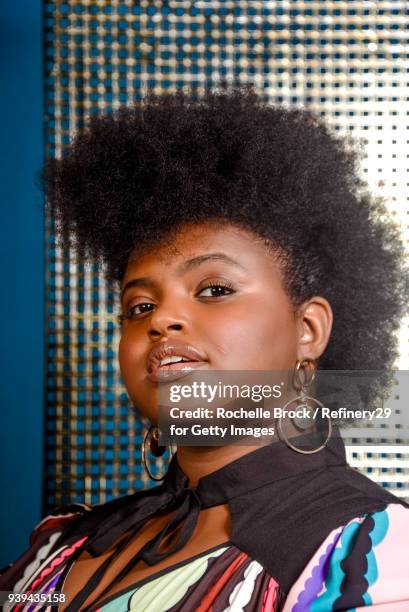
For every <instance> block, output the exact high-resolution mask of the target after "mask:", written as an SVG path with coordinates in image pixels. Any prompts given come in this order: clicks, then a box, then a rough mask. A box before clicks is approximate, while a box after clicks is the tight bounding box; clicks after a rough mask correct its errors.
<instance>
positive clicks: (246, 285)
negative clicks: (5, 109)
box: [0, 88, 409, 612]
mask: <svg viewBox="0 0 409 612" xmlns="http://www.w3.org/2000/svg"><path fill="white" fill-rule="evenodd" d="M356 165H357V154H356V152H355V151H354V149H353V147H352V146H351V144H350V143H349V142H347V141H346V140H345V139H341V138H339V137H337V136H336V135H334V134H333V133H332V132H331V131H330V130H329V129H328V127H327V126H326V125H325V124H324V123H323V122H322V121H320V120H319V119H317V118H316V117H314V116H313V115H312V114H311V113H309V112H307V111H305V110H300V109H285V108H279V107H273V106H270V105H269V104H267V103H266V102H264V101H263V100H262V99H261V98H259V97H258V96H257V95H256V94H255V93H254V91H253V90H252V89H251V88H246V89H240V88H235V89H231V90H226V91H221V92H208V93H206V95H204V96H203V97H201V98H197V97H195V96H194V95H193V94H183V93H178V94H174V95H164V96H161V97H157V96H153V95H149V96H147V97H146V98H145V100H143V101H142V102H141V103H138V104H136V105H135V106H134V107H132V108H123V109H121V110H120V111H119V112H118V113H116V114H115V115H113V116H106V117H97V118H93V119H91V120H90V122H89V124H88V126H87V127H86V129H85V130H84V131H83V133H81V134H79V135H78V136H77V137H76V139H75V140H74V141H73V142H72V143H71V144H70V145H69V147H67V149H66V151H65V153H64V155H63V157H62V159H61V160H54V161H52V162H50V163H49V165H48V167H47V171H46V175H45V178H46V191H47V195H48V202H49V204H50V206H51V208H52V212H53V214H55V215H56V217H57V219H58V221H59V226H58V227H59V233H60V238H61V241H62V243H63V244H64V245H68V244H75V246H76V249H77V251H78V252H79V256H80V257H81V258H89V259H91V260H93V261H98V262H99V263H100V264H101V265H103V266H104V267H105V270H106V275H107V278H108V279H109V280H110V281H114V282H116V283H118V285H119V288H120V290H121V298H120V307H121V317H120V318H121V341H120V346H119V364H120V368H121V373H122V376H123V380H124V382H125V385H126V388H127V391H128V394H129V397H130V399H131V400H132V403H133V404H134V406H135V407H136V408H137V409H138V410H139V411H140V412H141V413H142V414H143V415H144V416H145V417H147V418H148V419H149V420H150V421H151V423H152V428H151V430H150V432H149V435H148V436H147V437H146V439H145V442H144V454H145V453H146V451H147V447H148V446H149V443H150V442H151V448H152V450H153V451H154V452H156V453H158V452H159V450H160V449H158V447H157V445H156V446H155V435H156V434H157V430H156V429H155V426H156V425H157V420H158V413H157V405H156V404H157V401H156V399H157V394H156V391H157V389H158V386H159V385H160V384H161V382H163V380H166V377H167V376H169V373H171V376H175V377H177V376H178V375H179V374H180V372H181V371H182V372H183V368H188V370H189V371H190V370H199V371H202V370H203V371H204V372H208V371H210V372H211V371H223V370H226V371H227V370H228V371H246V370H248V371H254V370H271V371H277V370H280V371H290V372H292V371H294V372H295V375H296V378H297V376H298V377H299V380H301V382H303V384H304V386H303V389H304V390H305V389H306V388H308V386H309V384H310V383H311V382H312V377H313V375H314V371H315V370H316V368H319V369H323V370H383V369H387V368H388V367H390V366H391V365H392V363H393V361H394V358H395V357H396V336H395V333H396V331H397V330H398V328H399V323H400V320H401V317H402V315H403V314H404V312H405V308H406V303H407V299H408V296H409V291H408V283H407V270H406V267H405V263H404V250H403V246H402V241H401V239H400V237H399V234H398V231H397V228H396V226H395V225H394V224H393V223H392V222H391V221H390V220H388V219H387V217H386V213H385V209H384V206H383V204H382V203H381V202H380V201H378V200H376V199H374V198H372V197H371V196H370V195H369V193H368V192H367V190H366V186H365V184H364V183H363V182H362V181H361V180H360V179H359V178H358V176H357V167H356ZM169 357H173V359H170V360H169ZM177 358H179V362H177ZM182 359H183V362H182V363H181V362H180V361H181V360H182ZM186 361H187V363H186ZM289 426H290V427H292V429H287V430H286V431H287V434H284V433H283V430H282V429H280V428H278V429H277V433H276V435H275V437H274V439H273V440H272V442H271V443H268V444H264V445H263V446H257V445H256V444H254V445H252V446H249V445H247V446H246V445H239V444H233V445H224V446H222V445H221V446H193V445H191V446H179V447H178V450H177V453H176V454H175V455H174V456H173V457H172V460H171V462H170V466H169V469H168V472H167V473H166V476H165V478H164V480H163V482H162V483H161V484H160V485H158V486H157V487H154V488H153V489H150V490H147V491H138V492H136V493H135V494H133V495H130V496H127V497H124V498H120V499H117V500H114V501H112V502H109V503H106V504H103V505H100V506H95V507H92V508H91V507H88V506H83V505H76V504H73V505H71V506H67V507H64V508H59V509H57V510H56V511H55V512H54V513H53V514H52V515H50V516H48V517H46V518H45V519H44V520H43V521H42V522H41V523H40V524H39V525H38V526H37V527H36V529H35V530H34V532H33V534H32V539H31V548H30V549H29V550H28V551H27V552H26V553H25V554H24V555H23V556H22V557H21V558H20V559H19V560H18V561H16V562H15V563H14V564H13V565H11V566H10V567H9V568H8V569H6V570H5V571H4V573H3V575H2V577H1V578H0V588H1V590H12V591H13V592H14V593H22V592H24V593H33V594H36V595H43V598H45V597H46V596H47V597H49V600H50V601H51V600H52V596H53V594H54V595H56V593H58V592H62V593H64V595H65V596H66V601H65V602H61V603H60V604H59V609H60V610H68V611H69V612H71V611H72V610H102V611H103V612H117V611H118V612H122V611H123V610H135V611H137V612H142V611H143V610H146V611H149V612H154V611H155V612H156V611H157V612H163V611H165V610H169V611H172V612H176V611H184V612H191V611H199V610H200V611H205V610H209V611H210V610H212V611H213V612H216V611H222V610H226V611H227V610H229V611H239V610H240V611H241V610H243V611H246V612H250V611H267V610H268V611H272V610H274V611H276V610H284V611H285V612H290V611H292V612H301V611H311V612H313V611H318V610H323V611H325V612H328V611H330V610H357V609H361V608H364V607H365V608H366V607H371V606H372V607H373V608H374V609H376V610H377V611H381V610H382V611H385V612H386V610H388V611H389V610H390V611H391V610H393V611H394V612H397V611H403V610H409V570H408V568H409V535H408V534H409V512H408V505H407V504H405V503H404V502H403V501H401V500H400V499H398V498H396V497H394V496H393V495H392V494H390V493H388V492H387V491H386V490H384V489H382V488H381V487H379V486H378V485H376V484H374V483H372V482H371V481H370V480H369V479H367V478H366V477H364V476H362V475H360V474H359V473H358V472H356V471H355V470H353V469H351V468H350V467H349V466H348V465H347V463H346V459H345V450H344V446H343V443H342V440H341V438H340V437H339V436H337V437H335V436H333V435H331V433H332V428H331V427H330V426H329V427H328V429H327V433H326V435H325V436H324V440H323V442H322V444H319V445H318V446H317V447H316V448H315V449H311V452H309V453H303V452H299V450H300V449H299V447H297V444H296V443H295V442H294V440H296V438H293V437H291V435H292V434H294V433H296V431H297V427H296V426H295V425H294V424H291V423H290V424H289ZM280 432H281V435H279V434H280ZM152 438H153V441H152ZM290 438H291V439H290ZM39 605H43V606H44V608H46V607H47V605H50V604H47V603H45V604H39ZM30 606H34V604H32V603H31V604H26V607H25V608H24V609H27V610H29V609H30V610H34V609H38V608H35V607H30ZM15 609H16V610H17V609H23V607H22V606H21V605H20V606H18V604H16V607H15Z"/></svg>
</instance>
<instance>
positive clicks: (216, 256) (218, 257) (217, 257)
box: [121, 253, 246, 300]
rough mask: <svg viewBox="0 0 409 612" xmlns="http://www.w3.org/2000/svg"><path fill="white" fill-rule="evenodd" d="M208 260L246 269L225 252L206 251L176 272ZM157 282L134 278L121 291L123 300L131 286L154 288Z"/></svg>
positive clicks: (182, 264) (146, 278) (182, 271)
mask: <svg viewBox="0 0 409 612" xmlns="http://www.w3.org/2000/svg"><path fill="white" fill-rule="evenodd" d="M207 261H221V262H223V263H227V264H229V265H231V266H235V267H237V268H241V269H242V270H246V268H245V267H244V266H242V265H241V264H240V263H239V262H238V261H235V260H234V259H232V258H231V257H229V256H228V255H226V254H225V253H206V254H205V255H198V256H197V257H192V259H188V260H187V261H184V262H182V263H181V264H180V265H179V266H178V267H177V269H176V273H177V274H178V275H181V274H184V273H186V272H187V271H188V270H192V269H193V268H197V267H199V266H200V265H202V264H203V263H205V262H207ZM155 284H156V283H155V282H154V281H153V280H152V279H151V278H149V277H148V276H144V277H140V278H133V279H132V280H130V281H128V282H127V283H126V284H125V285H124V287H123V289H122V291H121V300H122V299H123V297H124V295H125V293H126V291H127V290H128V289H130V288H131V287H143V288H145V289H152V287H155Z"/></svg>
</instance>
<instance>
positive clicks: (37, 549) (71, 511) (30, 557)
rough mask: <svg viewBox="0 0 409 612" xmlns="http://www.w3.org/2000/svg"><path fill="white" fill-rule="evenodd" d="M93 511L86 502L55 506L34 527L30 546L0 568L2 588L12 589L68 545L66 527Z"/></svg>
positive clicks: (0, 585) (0, 587)
mask: <svg viewBox="0 0 409 612" xmlns="http://www.w3.org/2000/svg"><path fill="white" fill-rule="evenodd" d="M90 511H91V507H90V506H86V505H85V504H70V505H67V506H61V507H59V508H56V509H55V510H53V511H52V512H50V513H49V514H48V515H46V516H45V517H44V518H43V519H42V520H41V521H40V522H39V523H38V524H37V525H35V527H34V528H33V530H32V532H31V535H30V538H29V547H28V549H27V550H26V551H25V552H24V553H23V554H22V555H21V556H20V557H18V559H17V560H15V561H14V562H13V563H10V564H9V565H8V566H6V567H5V568H3V569H1V570H0V589H3V590H12V589H13V588H14V586H15V585H16V584H18V585H20V586H21V585H22V584H23V582H24V583H25V582H26V580H27V579H28V578H29V577H30V576H32V575H34V574H35V572H36V571H37V570H38V569H39V568H40V567H41V566H43V565H44V564H46V563H47V559H49V558H50V557H52V556H53V554H54V553H55V551H56V550H61V549H62V548H64V547H65V537H64V536H65V533H66V532H67V529H68V528H69V527H70V526H71V525H73V524H74V523H75V522H76V521H78V520H79V519H80V518H81V517H83V516H84V515H85V514H86V513H88V512H90Z"/></svg>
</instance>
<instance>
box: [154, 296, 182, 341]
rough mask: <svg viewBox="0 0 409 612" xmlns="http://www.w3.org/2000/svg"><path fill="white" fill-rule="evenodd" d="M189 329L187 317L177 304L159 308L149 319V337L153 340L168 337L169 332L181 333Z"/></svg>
mask: <svg viewBox="0 0 409 612" xmlns="http://www.w3.org/2000/svg"><path fill="white" fill-rule="evenodd" d="M187 327H188V323H187V319H186V316H184V315H183V314H181V309H180V308H178V307H177V305H176V304H175V303H173V304H172V305H171V304H169V306H166V305H165V304H163V305H161V306H158V307H157V309H156V310H154V311H153V313H152V315H151V316H150V317H149V328H148V335H149V337H150V338H151V339H156V338H161V337H163V336H167V335H168V334H169V332H175V331H176V332H181V331H184V330H186V329H187Z"/></svg>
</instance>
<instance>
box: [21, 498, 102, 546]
mask: <svg viewBox="0 0 409 612" xmlns="http://www.w3.org/2000/svg"><path fill="white" fill-rule="evenodd" d="M91 511H92V506H88V505H86V504H69V505H66V506H59V507H57V508H55V509H54V510H52V511H51V512H50V514H47V515H46V516H45V517H44V518H43V519H42V520H41V521H40V522H39V523H37V525H35V527H34V529H33V530H32V532H31V535H30V545H31V546H33V545H34V544H35V543H36V542H37V541H38V539H39V538H40V539H41V538H42V536H43V534H46V533H49V532H50V531H57V532H58V531H59V532H61V531H63V530H64V529H65V528H66V527H67V526H68V525H70V524H71V523H72V522H73V521H76V520H78V519H79V518H81V517H82V516H84V514H86V513H88V512H91Z"/></svg>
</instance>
